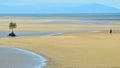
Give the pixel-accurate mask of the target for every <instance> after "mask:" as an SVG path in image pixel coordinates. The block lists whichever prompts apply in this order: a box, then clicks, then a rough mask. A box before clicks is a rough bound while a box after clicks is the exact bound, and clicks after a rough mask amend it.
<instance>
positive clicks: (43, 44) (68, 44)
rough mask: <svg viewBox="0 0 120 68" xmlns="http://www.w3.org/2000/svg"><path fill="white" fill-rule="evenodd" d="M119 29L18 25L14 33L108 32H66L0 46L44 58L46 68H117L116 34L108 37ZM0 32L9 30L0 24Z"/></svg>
mask: <svg viewBox="0 0 120 68" xmlns="http://www.w3.org/2000/svg"><path fill="white" fill-rule="evenodd" d="M109 29H113V31H114V30H120V27H119V26H104V25H71V24H69V25H64V24H60V25H58V24H18V28H16V29H15V31H43V32H44V31H70V30H108V33H107V32H106V33H103V32H100V33H70V34H61V35H55V36H31V37H30V36H28V37H19V38H0V45H4V46H9V47H17V48H22V49H25V50H29V51H32V52H35V53H37V54H40V55H42V56H44V57H46V58H47V59H48V63H47V65H46V67H48V68H119V67H120V64H119V63H120V61H119V60H120V54H119V52H120V35H119V33H113V34H109ZM0 31H10V30H9V28H8V24H1V25H0Z"/></svg>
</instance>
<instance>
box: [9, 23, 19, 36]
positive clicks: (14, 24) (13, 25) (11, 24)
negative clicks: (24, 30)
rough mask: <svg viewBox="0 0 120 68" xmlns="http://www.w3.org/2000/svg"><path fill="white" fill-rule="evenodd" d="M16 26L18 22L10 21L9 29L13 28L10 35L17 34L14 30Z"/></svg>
mask: <svg viewBox="0 0 120 68" xmlns="http://www.w3.org/2000/svg"><path fill="white" fill-rule="evenodd" d="M16 27H17V24H16V23H14V22H10V23H9V29H11V30H12V32H11V33H10V34H9V36H16V35H15V34H14V30H13V29H15V28H16Z"/></svg>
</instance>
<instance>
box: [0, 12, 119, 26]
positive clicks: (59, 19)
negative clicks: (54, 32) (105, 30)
mask: <svg viewBox="0 0 120 68" xmlns="http://www.w3.org/2000/svg"><path fill="white" fill-rule="evenodd" d="M0 18H6V19H10V18H12V20H13V19H14V18H25V19H26V18H29V19H37V20H38V19H44V20H45V19H46V20H48V19H51V21H48V22H40V21H38V22H35V21H32V22H26V21H22V22H17V23H23V24H24V23H27V24H83V25H120V23H119V22H120V13H99V14H98V13H83V14H0ZM29 19H27V20H29ZM53 19H54V20H53ZM55 19H56V20H55ZM81 20H82V21H81ZM113 22H114V23H113ZM116 22H117V23H116ZM0 23H1V22H0Z"/></svg>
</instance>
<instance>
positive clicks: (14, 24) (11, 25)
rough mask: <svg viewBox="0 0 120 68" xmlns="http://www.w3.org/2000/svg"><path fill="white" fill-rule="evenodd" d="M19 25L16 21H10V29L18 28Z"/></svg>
mask: <svg viewBox="0 0 120 68" xmlns="http://www.w3.org/2000/svg"><path fill="white" fill-rule="evenodd" d="M16 27H17V24H16V23H14V22H10V23H9V29H14V28H16Z"/></svg>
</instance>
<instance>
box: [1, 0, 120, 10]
mask: <svg viewBox="0 0 120 68" xmlns="http://www.w3.org/2000/svg"><path fill="white" fill-rule="evenodd" d="M59 2H61V3H65V2H66V3H80V4H84V3H99V4H104V5H107V6H111V7H115V8H119V9H120V0H0V5H7V6H25V5H34V4H36V3H37V4H41V3H42V4H43V3H59Z"/></svg>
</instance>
